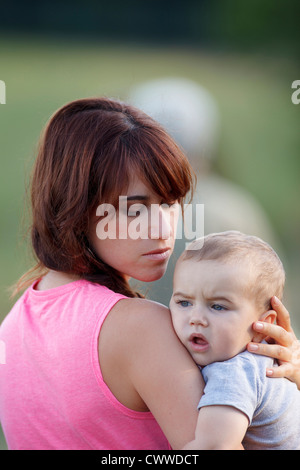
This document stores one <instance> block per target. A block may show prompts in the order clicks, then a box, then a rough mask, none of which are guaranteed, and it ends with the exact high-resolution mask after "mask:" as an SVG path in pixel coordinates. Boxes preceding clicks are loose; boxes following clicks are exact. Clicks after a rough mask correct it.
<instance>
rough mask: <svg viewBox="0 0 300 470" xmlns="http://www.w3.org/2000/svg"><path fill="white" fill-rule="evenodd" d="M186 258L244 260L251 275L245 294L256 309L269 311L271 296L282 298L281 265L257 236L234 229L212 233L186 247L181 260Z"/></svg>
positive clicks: (266, 244)
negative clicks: (253, 302)
mask: <svg viewBox="0 0 300 470" xmlns="http://www.w3.org/2000/svg"><path fill="white" fill-rule="evenodd" d="M189 259H194V260H196V261H202V260H218V261H221V262H232V263H238V262H240V261H244V262H246V263H248V266H249V275H250V274H251V276H252V277H251V278H252V282H249V292H248V294H249V295H250V296H251V298H253V299H255V301H256V303H257V304H258V306H259V307H260V308H264V309H266V310H268V309H269V308H271V303H270V300H271V297H273V296H274V295H276V297H278V298H279V299H280V300H281V299H282V296H283V289H284V283H285V271H284V268H283V265H282V262H281V260H280V258H279V256H278V255H277V253H276V252H275V251H274V250H273V248H272V247H271V246H270V245H269V244H268V243H266V242H265V241H263V240H261V239H260V238H258V237H256V236H253V235H246V234H244V233H241V232H238V231H235V230H231V231H227V232H219V233H211V234H209V235H206V236H205V237H202V238H198V239H196V240H194V241H193V242H192V243H190V244H189V246H188V247H187V249H186V250H185V251H184V252H183V254H182V255H181V257H180V260H181V261H184V260H189ZM252 274H253V275H252ZM247 291H248V288H247Z"/></svg>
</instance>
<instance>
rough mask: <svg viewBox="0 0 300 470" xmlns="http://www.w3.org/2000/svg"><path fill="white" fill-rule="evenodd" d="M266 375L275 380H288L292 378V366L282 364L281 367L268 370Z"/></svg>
mask: <svg viewBox="0 0 300 470" xmlns="http://www.w3.org/2000/svg"><path fill="white" fill-rule="evenodd" d="M266 375H267V376H268V377H273V378H276V379H277V378H281V377H285V378H287V379H291V378H292V367H291V366H290V364H288V363H287V364H282V365H281V366H279V367H273V368H268V369H267V370H266Z"/></svg>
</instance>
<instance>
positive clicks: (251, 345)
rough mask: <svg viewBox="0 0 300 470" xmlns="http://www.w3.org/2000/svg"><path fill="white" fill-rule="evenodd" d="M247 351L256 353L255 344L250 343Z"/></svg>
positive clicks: (256, 347)
mask: <svg viewBox="0 0 300 470" xmlns="http://www.w3.org/2000/svg"><path fill="white" fill-rule="evenodd" d="M248 350H249V351H257V350H258V346H257V344H252V343H250V344H249V345H248Z"/></svg>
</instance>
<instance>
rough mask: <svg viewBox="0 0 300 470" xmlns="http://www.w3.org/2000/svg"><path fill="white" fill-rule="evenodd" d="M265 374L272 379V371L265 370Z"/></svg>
mask: <svg viewBox="0 0 300 470" xmlns="http://www.w3.org/2000/svg"><path fill="white" fill-rule="evenodd" d="M266 373H267V376H268V377H272V375H273V374H274V371H273V370H272V369H267V371H266Z"/></svg>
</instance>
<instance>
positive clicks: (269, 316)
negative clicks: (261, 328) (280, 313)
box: [252, 310, 277, 343]
mask: <svg viewBox="0 0 300 470" xmlns="http://www.w3.org/2000/svg"><path fill="white" fill-rule="evenodd" d="M276 317H277V313H276V312H275V311H274V310H268V311H267V312H265V313H263V314H262V315H261V316H260V317H259V319H258V321H263V322H266V323H275V322H276ZM264 338H265V336H264V335H262V334H261V333H257V332H255V334H254V336H253V338H252V341H253V342H254V343H261V342H262V340H263V339H264Z"/></svg>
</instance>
